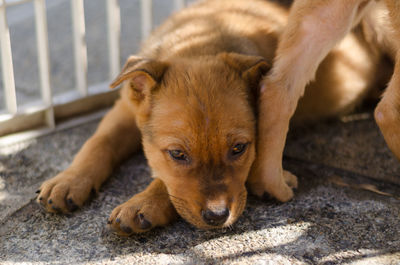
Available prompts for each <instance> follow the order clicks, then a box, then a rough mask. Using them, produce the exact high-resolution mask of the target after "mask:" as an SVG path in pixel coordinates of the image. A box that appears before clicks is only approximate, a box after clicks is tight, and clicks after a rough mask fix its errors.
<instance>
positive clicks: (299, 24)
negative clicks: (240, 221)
mask: <svg viewBox="0 0 400 265" xmlns="http://www.w3.org/2000/svg"><path fill="white" fill-rule="evenodd" d="M367 4H368V1H363V0H332V1H325V0H318V1H315V0H313V1H311V0H298V1H295V3H294V4H293V6H292V9H291V13H290V15H289V22H288V25H287V26H286V29H285V31H284V32H283V35H282V37H281V39H280V42H279V45H278V49H277V55H276V58H275V61H274V64H273V68H272V70H271V72H270V74H269V75H268V76H267V77H266V78H265V79H264V80H263V82H262V84H261V93H260V108H259V123H258V126H259V127H258V133H259V134H258V143H257V152H258V153H257V158H256V161H255V163H254V165H253V168H252V172H251V174H250V176H249V179H248V184H249V187H250V190H251V191H252V192H253V193H254V194H256V195H258V196H261V195H263V193H264V192H268V193H269V194H270V195H272V196H274V197H275V198H276V199H278V200H279V201H283V202H284V201H288V200H290V199H291V198H292V197H293V191H292V189H291V188H292V187H296V185H297V181H296V177H295V176H294V175H292V174H290V173H289V172H286V171H284V170H283V169H282V154H283V148H284V145H285V141H286V133H287V131H288V127H289V120H290V118H291V116H292V115H293V113H294V111H295V110H296V106H297V101H298V100H299V98H300V97H301V96H302V95H303V93H304V88H305V86H306V84H307V83H308V82H309V81H310V80H311V79H313V78H314V75H315V72H316V70H317V67H318V65H319V64H320V63H321V61H322V60H323V58H324V57H325V56H326V55H327V54H328V52H329V51H330V50H331V49H332V48H333V46H334V45H335V44H336V43H337V42H338V41H339V40H341V39H342V38H343V37H344V36H345V35H346V34H347V33H348V32H349V31H350V30H351V28H352V27H353V25H355V24H356V23H357V21H358V20H359V19H360V17H361V15H362V12H363V10H364V9H365V7H366V5H367ZM289 185H290V186H289Z"/></svg>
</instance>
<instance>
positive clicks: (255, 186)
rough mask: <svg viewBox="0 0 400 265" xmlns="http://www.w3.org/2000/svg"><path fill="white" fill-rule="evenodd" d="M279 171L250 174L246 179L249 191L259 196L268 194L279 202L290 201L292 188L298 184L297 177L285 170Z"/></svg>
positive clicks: (292, 194)
mask: <svg viewBox="0 0 400 265" xmlns="http://www.w3.org/2000/svg"><path fill="white" fill-rule="evenodd" d="M272 172H273V171H272ZM281 172H282V173H280V174H279V173H271V172H269V173H264V174H261V175H258V176H257V177H254V176H252V179H250V180H249V181H248V186H249V189H250V191H251V193H253V194H254V195H256V196H258V197H260V198H261V197H264V196H265V195H266V194H268V195H270V196H272V197H274V198H275V199H277V200H278V201H280V202H287V201H290V200H291V199H292V198H293V196H294V193H293V189H296V188H297V186H298V182H297V177H296V176H295V175H293V174H292V173H290V172H289V171H286V170H282V171H281ZM253 174H254V173H253Z"/></svg>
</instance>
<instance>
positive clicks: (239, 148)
mask: <svg viewBox="0 0 400 265" xmlns="http://www.w3.org/2000/svg"><path fill="white" fill-rule="evenodd" d="M247 145H248V144H242V143H240V144H236V145H235V146H234V147H232V149H231V156H232V157H233V158H236V157H239V156H240V155H242V154H243V153H244V151H245V150H246V148H247Z"/></svg>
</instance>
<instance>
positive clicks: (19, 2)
mask: <svg viewBox="0 0 400 265" xmlns="http://www.w3.org/2000/svg"><path fill="white" fill-rule="evenodd" d="M27 2H32V0H19V1H13V2H8V3H5V4H6V7H10V6H16V5H22V4H25V3H27Z"/></svg>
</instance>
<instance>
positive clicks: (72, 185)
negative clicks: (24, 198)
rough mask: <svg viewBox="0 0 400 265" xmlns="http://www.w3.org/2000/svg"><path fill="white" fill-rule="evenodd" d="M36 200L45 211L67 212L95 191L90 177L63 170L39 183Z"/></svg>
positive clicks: (75, 207) (77, 206)
mask: <svg viewBox="0 0 400 265" xmlns="http://www.w3.org/2000/svg"><path fill="white" fill-rule="evenodd" d="M38 193H39V195H38V196H37V199H36V201H37V202H38V203H39V204H40V205H42V206H43V207H44V208H45V209H46V210H47V211H49V212H54V213H69V212H72V211H75V210H76V209H78V208H79V207H81V206H82V205H83V203H84V202H85V201H86V200H87V199H89V197H90V195H93V194H95V193H96V188H95V186H94V183H93V181H92V180H91V179H89V178H85V177H82V176H79V175H77V174H74V173H73V172H69V171H64V172H61V173H60V174H58V175H57V176H55V177H54V178H52V179H49V180H47V181H45V182H43V184H42V185H41V187H40V189H39V191H38Z"/></svg>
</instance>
